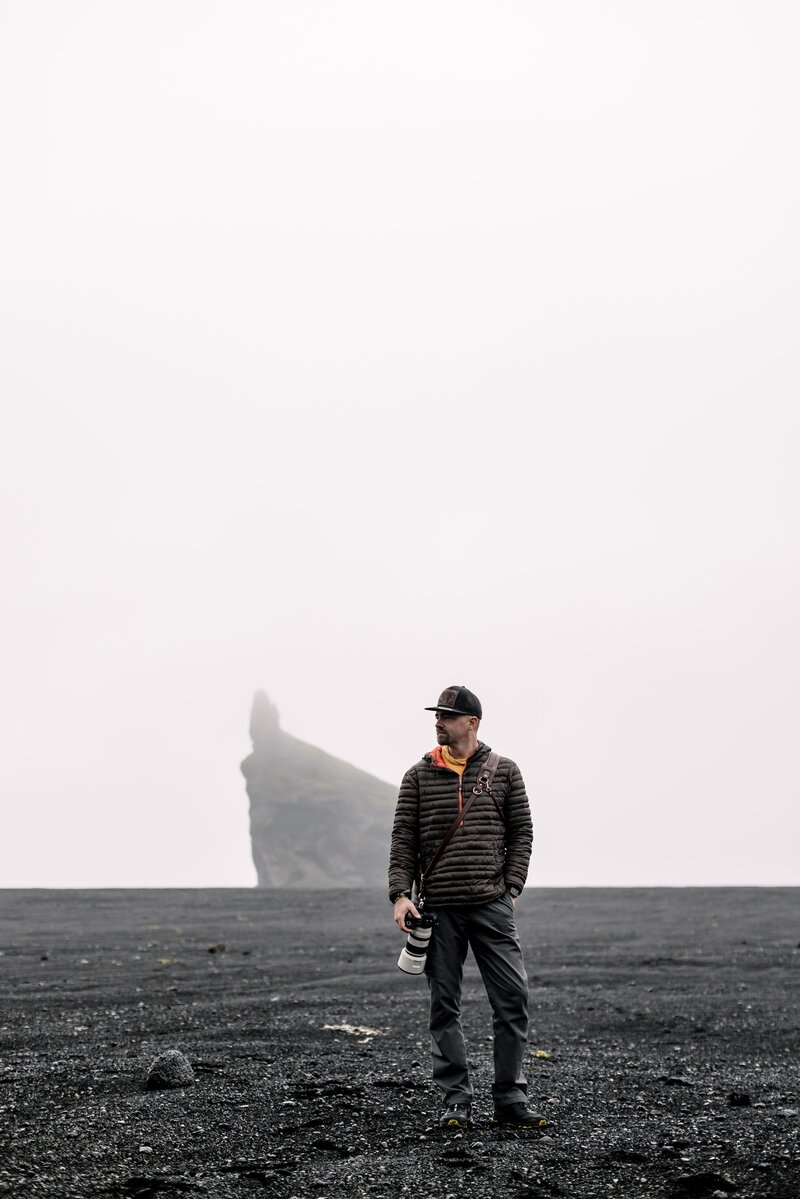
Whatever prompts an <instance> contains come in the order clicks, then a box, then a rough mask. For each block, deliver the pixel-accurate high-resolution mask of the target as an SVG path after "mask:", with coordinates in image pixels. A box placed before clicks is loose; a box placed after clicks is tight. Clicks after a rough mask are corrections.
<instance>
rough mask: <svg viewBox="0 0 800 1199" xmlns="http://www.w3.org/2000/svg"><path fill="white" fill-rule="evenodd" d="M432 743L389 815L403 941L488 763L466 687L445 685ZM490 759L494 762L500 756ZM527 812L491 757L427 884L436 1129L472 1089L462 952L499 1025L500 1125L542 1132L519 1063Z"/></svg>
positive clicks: (524, 1018)
mask: <svg viewBox="0 0 800 1199" xmlns="http://www.w3.org/2000/svg"><path fill="white" fill-rule="evenodd" d="M425 711H426V712H435V713H436V718H435V727H436V742H437V744H436V746H435V748H434V749H432V750H431V751H430V753H427V754H425V755H424V756H423V758H422V759H421V761H419V762H417V764H416V765H415V766H412V767H411V769H410V770H409V771H408V772H407V774H406V775H405V777H404V779H403V782H402V784H401V787H400V795H399V797H398V800H397V808H396V811H395V818H394V828H393V830H392V847H391V854H390V859H389V899H390V901H391V903H392V904H393V905H394V921H395V924H396V925H397V927H398V928H399V929H400V930H401V931H402V932H404V933H407V932H408V929H407V927H406V923H405V921H406V916H408V915H409V914H410V915H411V916H414V917H418V916H419V914H420V913H419V909H418V907H417V906H416V904H415V903H414V901H413V899H412V892H413V889H414V885H415V884H416V886H417V892H418V890H419V885H420V877H421V874H422V875H424V872H425V871H426V870H428V869H429V864H430V862H431V859H432V858H433V857H434V854H435V853H436V851H437V849H438V847H439V845H440V844H441V842H442V840H443V838H444V837H445V836H446V835H447V832H448V830H449V829H450V828H451V826H452V825H453V824H454V822H455V820H456V818H457V816H458V814H459V813H460V812H461V811H462V810H463V809H464V808H465V807H466V805H467V803H468V801H469V798H470V797H471V796H472V793H473V789H474V788H475V786H476V784H477V783H478V779H479V777H480V776H481V774H482V773H483V772H484V770H485V769H486V768H487V761H491V760H492V759H490V757H489V755H490V753H491V751H490V748H489V746H488V745H485V744H484V743H483V742H482V741H479V740H478V726H479V724H480V722H481V719H482V716H483V711H482V708H481V704H480V701H479V700H478V697H477V696H476V695H473V693H472V692H471V691H468V690H467V688H466V687H448V688H447V689H446V690H445V691H443V692H442V694H441V695H440V696H439V701H438V703H437V704H436V706H435V707H430V708H426V709H425ZM495 757H496V756H495ZM531 841H532V828H531V814H530V806H529V804H528V797H527V795H526V794H525V784H524V783H523V781H522V775H521V774H520V771H519V767H518V766H517V765H516V764H515V763H514V762H512V761H511V760H510V759H509V758H502V757H501V758H499V759H498V760H497V767H496V772H495V774H494V778H493V779H492V780H491V782H490V789H489V791H488V792H482V793H481V794H479V795H478V796H477V798H476V799H475V801H474V803H473V804H472V806H471V807H470V808H469V811H467V812H466V813H465V815H464V819H463V822H462V823H461V824H460V825H459V826H458V828H457V830H456V832H455V833H454V835H453V837H452V839H451V841H450V842H449V844H448V845H447V847H446V849H445V850H444V852H443V853H442V855H441V857H440V859H439V861H438V862H437V863H436V865H435V868H434V869H433V870H432V871H431V873H430V879H429V880H428V879H425V893H424V902H425V907H426V910H432V911H434V912H435V913H436V914H437V917H438V919H437V922H436V924H435V926H434V929H433V936H432V938H431V942H430V948H429V949H428V958H427V963H426V969H425V972H426V974H427V977H428V985H429V987H430V1000H431V1010H430V1030H431V1052H432V1054H433V1078H434V1082H435V1083H436V1085H437V1086H438V1088H439V1090H440V1092H441V1095H442V1101H443V1106H442V1113H441V1117H440V1120H439V1123H440V1125H441V1126H442V1127H445V1128H447V1127H454V1128H466V1127H468V1126H469V1125H470V1123H471V1119H472V1084H471V1082H470V1077H469V1070H468V1068H467V1053H466V1046H465V1044H464V1034H463V1032H462V1029H461V983H462V976H463V966H464V960H465V958H466V956H467V949H468V947H469V948H471V949H472V952H473V955H474V957H475V961H476V962H477V964H478V968H479V970H480V972H481V977H482V979H483V984H484V986H485V987H486V993H487V995H488V997H489V1002H490V1003H491V1005H492V1012H493V1027H494V1086H493V1087H492V1096H493V1099H494V1110H495V1117H494V1118H495V1121H496V1122H498V1123H500V1124H505V1125H511V1126H512V1127H515V1128H543V1127H544V1126H545V1125H546V1124H547V1121H546V1120H545V1118H544V1117H543V1116H540V1115H538V1114H537V1113H536V1112H533V1111H531V1109H530V1108H529V1107H528V1103H527V1082H526V1079H525V1075H524V1073H523V1056H524V1053H525V1046H526V1044H527V1035H528V978H527V975H526V973H525V966H524V964H523V961H522V951H521V949H520V944H519V937H518V936H517V930H516V926H515V924H514V904H515V902H516V900H517V898H518V897H519V895H520V893H521V892H522V889H523V887H524V886H525V880H526V878H527V873H528V862H529V860H530V855H531Z"/></svg>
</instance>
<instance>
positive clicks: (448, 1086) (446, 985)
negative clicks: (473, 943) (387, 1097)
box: [425, 908, 472, 1103]
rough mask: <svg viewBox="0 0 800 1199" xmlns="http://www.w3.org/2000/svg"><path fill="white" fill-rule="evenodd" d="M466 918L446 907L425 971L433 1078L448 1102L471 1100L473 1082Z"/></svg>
mask: <svg viewBox="0 0 800 1199" xmlns="http://www.w3.org/2000/svg"><path fill="white" fill-rule="evenodd" d="M465 923H466V921H465V918H464V916H463V914H462V912H461V911H460V910H459V909H457V908H450V909H446V908H442V909H441V910H440V911H439V912H438V921H437V923H436V925H435V926H434V929H433V936H432V937H431V943H430V948H429V949H428V958H427V963H426V967H425V973H426V975H427V978H428V986H429V987H430V993H431V1013H430V1030H431V1054H432V1057H433V1081H434V1082H435V1083H436V1085H437V1087H438V1088H439V1090H440V1091H441V1093H442V1100H443V1102H444V1103H470V1102H471V1100H472V1084H471V1082H470V1079H469V1070H468V1068H467V1047H466V1045H465V1044H464V1033H463V1030H462V1028H461V982H462V978H463V973H464V959H465V958H466V956H467V934H466V929H465Z"/></svg>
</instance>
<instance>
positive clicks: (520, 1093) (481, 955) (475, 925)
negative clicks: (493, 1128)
mask: <svg viewBox="0 0 800 1199" xmlns="http://www.w3.org/2000/svg"><path fill="white" fill-rule="evenodd" d="M467 927H468V938H469V944H470V947H471V948H472V952H473V954H474V955H475V961H476V962H477V963H478V969H479V970H480V972H481V978H482V979H483V983H484V986H485V987H486V994H487V995H488V997H489V1002H490V1004H491V1005H492V1013H493V1020H492V1023H493V1028H494V1086H493V1087H492V1096H493V1098H494V1101H495V1103H498V1104H505V1103H519V1102H522V1101H524V1100H525V1097H526V1094H527V1090H528V1083H527V1079H526V1078H525V1075H524V1073H523V1062H524V1057H525V1049H526V1046H527V1043H528V976H527V974H526V973H525V964H524V962H523V960H522V949H521V948H520V944H519V937H518V935H517V926H516V924H515V923H514V906H513V904H512V903H511V900H510V898H508V897H507V896H502V897H501V898H500V899H494V900H492V902H491V903H486V904H482V905H481V906H480V907H479V908H474V909H473V910H472V913H471V915H470V918H469V922H468V926H467Z"/></svg>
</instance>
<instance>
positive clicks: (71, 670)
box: [0, 0, 800, 886]
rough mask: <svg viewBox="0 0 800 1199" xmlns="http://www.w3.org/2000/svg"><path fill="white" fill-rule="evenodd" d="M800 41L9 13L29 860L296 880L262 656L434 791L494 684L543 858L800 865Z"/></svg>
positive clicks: (510, 10)
mask: <svg viewBox="0 0 800 1199" xmlns="http://www.w3.org/2000/svg"><path fill="white" fill-rule="evenodd" d="M798 53H800V9H799V8H798V6H797V4H796V3H794V0H791V2H785V3H784V2H780V0H747V2H741V0H691V2H680V0H669V2H666V0H665V2H663V3H653V2H648V0H630V2H628V3H621V2H616V0H585V2H578V0H575V2H569V0H565V2H560V0H559V2H556V0H550V2H547V3H537V2H536V0H529V2H526V3H521V2H520V3H511V2H503V0H491V2H489V0H486V2H485V3H469V2H467V3H465V2H463V0H460V2H459V3H450V2H448V3H444V2H438V0H427V2H426V3H411V4H405V5H389V4H382V3H376V2H375V0H365V2H363V3H354V2H352V0H345V2H343V3H335V2H329V0H324V2H323V0H319V2H317V3H309V2H307V0H291V2H288V0H287V2H285V3H269V2H259V0H225V2H222V0H218V2H209V0H129V2H123V0H96V2H94V3H90V2H87V0H71V2H70V3H68V4H65V3H61V2H57V0H53V2H51V3H45V2H36V0H16V2H9V0H5V2H2V3H0V178H1V179H2V183H1V185H0V372H1V374H2V437H1V440H0V499H1V500H2V517H1V521H2V565H3V585H2V592H1V593H0V627H1V629H2V631H1V633H0V637H2V647H1V648H2V662H1V663H0V678H2V702H1V705H0V726H1V727H2V742H3V744H2V758H1V763H0V791H1V798H2V804H3V819H2V836H1V837H0V884H2V885H5V886H29V885H30V886H100V885H119V886H125V885H142V886H148V885H154V886H165V885H209V886H211V885H249V884H251V883H254V882H255V871H254V869H253V866H252V861H251V858H250V852H249V843H248V826H247V800H246V795H245V791H244V785H243V779H242V778H241V775H240V774H239V768H238V764H239V761H240V759H241V758H243V757H244V756H245V755H246V754H247V753H248V752H249V739H248V719H249V709H250V703H251V700H252V696H253V693H254V691H255V690H256V689H257V688H259V687H263V688H264V689H266V690H267V692H268V693H269V695H270V697H271V698H272V699H273V700H274V701H275V702H276V703H277V705H278V707H279V709H280V712H281V716H282V723H283V727H284V728H285V729H287V730H288V731H289V732H291V733H293V734H295V735H296V736H298V737H301V738H304V739H306V740H308V741H311V742H314V743H315V744H317V745H320V746H322V747H324V748H325V749H327V750H329V751H331V752H332V753H335V754H337V755H339V756H341V757H344V758H346V759H348V760H350V761H352V762H354V763H355V764H357V765H359V766H361V767H363V768H365V769H367V770H370V771H372V772H374V773H376V774H378V775H380V776H381V777H382V778H385V779H388V780H389V781H391V782H399V779H400V777H401V776H402V774H403V772H404V770H405V769H406V768H407V767H408V766H409V765H410V764H411V763H412V762H413V761H415V760H416V759H417V758H418V757H419V756H420V754H421V753H422V752H423V751H425V750H426V749H429V748H430V746H431V745H432V744H433V742H434V737H433V730H432V718H431V716H430V714H429V713H426V712H424V711H423V710H422V709H423V707H424V706H425V705H426V704H433V703H435V700H436V697H437V696H438V693H439V691H440V690H441V689H442V688H443V687H445V686H447V685H450V684H453V683H465V684H467V685H468V686H469V687H471V688H472V689H473V690H475V691H476V692H477V693H478V695H479V696H480V697H481V698H482V700H483V702H484V708H485V719H484V723H483V726H482V735H483V736H484V737H485V739H486V740H487V741H488V742H489V743H490V744H491V745H493V746H494V747H495V748H497V749H499V750H500V751H501V752H503V753H505V754H508V755H510V756H511V757H514V758H515V759H516V760H517V761H518V762H519V763H520V765H521V767H522V769H523V773H524V775H525V777H526V780H527V783H528V787H529V791H530V794H531V798H532V803H533V807H534V821H535V828H536V840H535V845H534V862H533V868H532V872H531V881H533V882H537V883H539V884H576V885H579V884H589V885H593V884H607V885H625V884H645V885H646V884H722V883H726V884H770V883H775V884H798V883H800V867H799V866H798V860H800V856H799V855H798V849H797V847H798V844H800V803H799V802H798V801H799V800H800V788H799V787H798V783H799V782H800V762H799V760H798V751H797V730H798V724H799V719H798V718H799V717H800V712H799V711H798V707H799V704H798V678H799V677H800V676H799V672H798V668H799V667H800V644H799V643H800V634H799V633H798V611H800V548H799V543H798V536H797V524H798V522H797V514H798V511H800V482H799V481H798V450H799V449H800V446H799V442H800V438H799V437H798V432H799V431H800V407H799V406H798V395H799V394H800V393H799V392H798V383H799V382H800V379H799V376H800V370H799V369H798V344H797V343H798V328H799V327H800V311H798V309H799V307H800V305H799V304H798V279H799V278H800V275H799V274H798V267H799V266H800V263H799V262H798V258H799V257H800V255H799V254H798V250H799V248H800V235H799V234H798V212H800V186H798V185H799V183H800V172H799V171H798V155H797V146H798V113H799V112H800V104H799V100H800V97H799V96H798V88H799V85H798V73H797V61H798ZM342 881H343V884H345V883H346V882H347V880H346V879H343V880H342Z"/></svg>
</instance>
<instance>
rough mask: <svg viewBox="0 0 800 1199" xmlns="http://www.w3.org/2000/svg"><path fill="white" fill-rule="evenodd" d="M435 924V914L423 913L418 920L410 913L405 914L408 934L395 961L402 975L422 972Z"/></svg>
mask: <svg viewBox="0 0 800 1199" xmlns="http://www.w3.org/2000/svg"><path fill="white" fill-rule="evenodd" d="M435 923H436V913H435V912H425V911H423V912H422V914H421V915H420V917H419V919H417V917H416V916H412V915H411V913H410V912H407V913H406V919H405V926H406V928H407V929H409V934H408V939H407V940H406V943H405V945H404V946H403V948H402V949H401V950H400V957H399V958H398V959H397V965H398V966H399V968H400V969H401V970H402V971H403V973H404V974H422V972H423V971H424V969H425V960H426V958H427V955H428V945H429V944H430V939H431V936H432V935H433V926H434V924H435Z"/></svg>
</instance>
